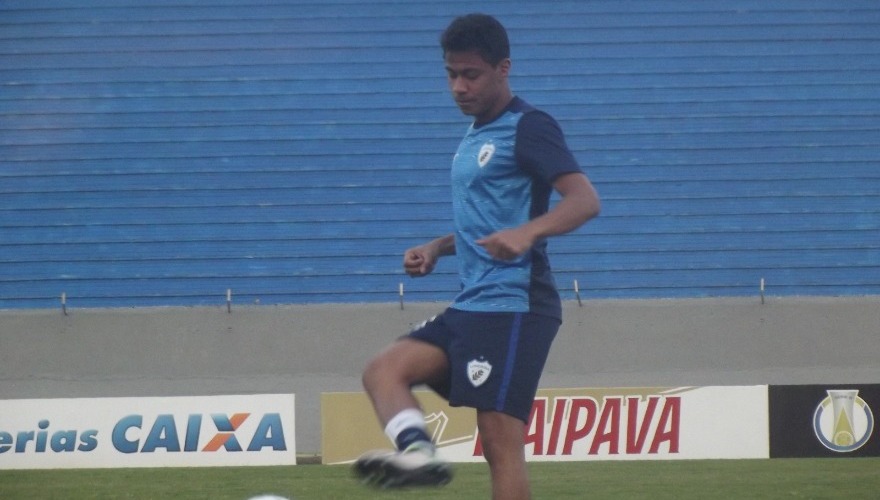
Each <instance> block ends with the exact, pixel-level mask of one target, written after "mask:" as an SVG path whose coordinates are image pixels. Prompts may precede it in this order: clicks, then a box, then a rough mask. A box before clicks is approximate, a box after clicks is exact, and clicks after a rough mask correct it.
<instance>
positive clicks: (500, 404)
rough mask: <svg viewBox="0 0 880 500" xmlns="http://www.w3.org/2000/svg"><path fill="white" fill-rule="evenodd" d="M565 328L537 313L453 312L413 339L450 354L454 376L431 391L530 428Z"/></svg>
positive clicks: (423, 328) (426, 326) (416, 332)
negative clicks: (539, 392)
mask: <svg viewBox="0 0 880 500" xmlns="http://www.w3.org/2000/svg"><path fill="white" fill-rule="evenodd" d="M559 325H560V321H559V320H558V319H556V318H551V317H548V316H540V315H537V314H531V313H508V312H470V311H460V310H458V309H452V308H449V309H447V310H446V311H444V312H443V314H440V315H439V316H435V317H434V318H432V319H430V320H428V321H427V322H426V323H424V324H423V325H420V326H418V327H417V328H416V329H415V330H413V331H412V332H411V333H410V334H409V337H408V338H414V339H418V340H421V341H424V342H428V343H429V344H432V345H435V346H437V347H439V348H440V349H443V351H444V352H446V355H447V357H448V358H449V372H448V373H447V376H446V378H445V379H444V380H442V381H440V382H439V383H435V384H431V388H432V389H434V390H435V391H436V392H437V393H438V394H439V395H440V396H442V397H444V398H446V399H447V400H448V401H449V404H450V405H451V406H468V407H472V408H476V409H478V410H492V411H499V412H503V413H506V414H508V415H512V416H514V417H516V418H518V419H520V420H522V421H523V422H525V423H528V420H529V414H530V413H531V410H532V402H533V401H534V399H535V392H536V391H537V390H538V382H539V381H540V379H541V372H542V371H543V370H544V363H545V362H546V361H547V354H548V353H549V352H550V345H551V344H552V343H553V339H554V338H555V337H556V332H557V331H559Z"/></svg>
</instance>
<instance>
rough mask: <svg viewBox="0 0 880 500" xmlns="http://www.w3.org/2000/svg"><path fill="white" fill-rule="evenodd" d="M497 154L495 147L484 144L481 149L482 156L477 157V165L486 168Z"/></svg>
mask: <svg viewBox="0 0 880 500" xmlns="http://www.w3.org/2000/svg"><path fill="white" fill-rule="evenodd" d="M494 154H495V145H494V144H492V143H489V142H487V143H486V144H483V147H481V148H480V154H478V155H477V163H478V164H479V165H480V168H483V167H485V166H486V164H487V163H489V160H491V159H492V155H494Z"/></svg>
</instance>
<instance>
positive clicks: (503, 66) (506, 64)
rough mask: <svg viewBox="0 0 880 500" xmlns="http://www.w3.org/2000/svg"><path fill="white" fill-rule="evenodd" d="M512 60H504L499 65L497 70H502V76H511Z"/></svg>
mask: <svg viewBox="0 0 880 500" xmlns="http://www.w3.org/2000/svg"><path fill="white" fill-rule="evenodd" d="M511 64H513V63H511V62H510V58H507V59H502V60H501V62H499V63H498V66H497V68H498V69H499V70H501V74H502V75H503V76H510V66H511Z"/></svg>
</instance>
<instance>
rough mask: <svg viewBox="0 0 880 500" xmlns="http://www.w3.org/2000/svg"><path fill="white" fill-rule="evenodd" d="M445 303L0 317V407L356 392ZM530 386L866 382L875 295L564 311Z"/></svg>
mask: <svg viewBox="0 0 880 500" xmlns="http://www.w3.org/2000/svg"><path fill="white" fill-rule="evenodd" d="M445 305H446V304H441V303H412V304H406V306H405V308H404V309H403V310H400V307H399V305H398V304H393V303H389V304H346V305H314V306H248V307H241V306H234V307H233V310H232V313H231V314H229V313H227V312H226V308H225V306H223V307H197V308H186V307H181V308H177V307H175V308H137V309H74V310H70V311H68V312H69V314H68V315H66V316H65V315H64V314H62V312H61V310H60V308H59V309H58V310H27V311H16V310H3V311H0V399H23V398H61V397H110V396H178V395H213V394H249V393H290V392H292V393H295V394H296V398H297V399H296V403H297V433H296V434H297V435H296V442H297V448H298V450H299V451H300V452H301V453H318V452H320V449H321V427H320V394H321V393H322V392H333V391H355V390H360V389H361V386H360V370H361V368H362V367H363V366H364V364H365V363H366V362H367V360H368V359H369V358H370V356H371V355H372V354H374V353H375V352H377V351H378V350H380V349H381V348H382V347H383V346H385V345H386V344H387V343H389V342H391V341H392V340H394V339H395V338H396V337H397V336H399V335H401V334H403V333H406V332H407V331H408V330H409V328H410V327H411V326H412V325H414V324H416V323H418V322H421V321H422V320H424V319H426V318H428V317H430V316H432V315H433V314H435V313H437V312H439V311H440V310H442V308H443V307H445ZM565 318H566V321H565V323H564V325H563V327H562V330H561V331H560V334H559V336H558V338H557V341H556V344H555V345H554V348H553V351H552V352H551V357H550V360H549V362H548V365H547V369H546V371H545V375H544V378H543V379H542V383H541V385H542V387H620V386H627V387H632V386H693V385H696V386H702V385H749V384H809V383H877V382H880V362H878V360H880V342H878V341H877V337H878V334H880V297H877V296H869V297H847V298H827V297H826V298H802V297H788V298H776V297H769V298H768V299H767V300H766V303H764V304H762V303H761V301H760V299H759V298H758V297H752V298H735V299H731V298H725V299H689V300H622V301H621V300H601V301H588V302H584V304H583V307H579V306H578V304H577V303H576V302H567V303H566V304H565Z"/></svg>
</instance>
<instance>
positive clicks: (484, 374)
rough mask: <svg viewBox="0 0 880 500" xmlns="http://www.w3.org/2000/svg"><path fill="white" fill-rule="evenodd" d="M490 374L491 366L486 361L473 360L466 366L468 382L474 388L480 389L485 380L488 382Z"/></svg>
mask: <svg viewBox="0 0 880 500" xmlns="http://www.w3.org/2000/svg"><path fill="white" fill-rule="evenodd" d="M490 373H492V365H490V364H489V363H488V362H487V361H484V360H480V361H477V360H476V359H474V360H471V361H469V362H468V364H467V374H468V380H470V381H471V384H473V386H474V387H480V386H481V385H483V384H484V383H485V382H486V380H489V374H490Z"/></svg>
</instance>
